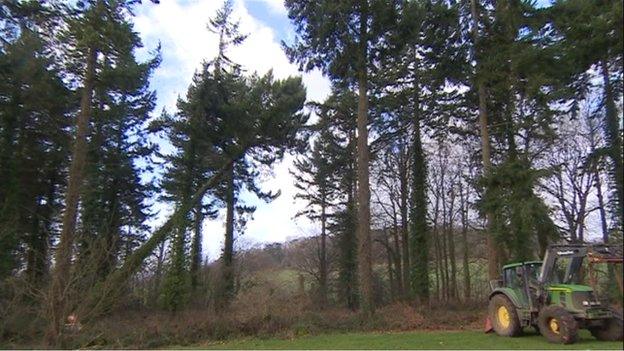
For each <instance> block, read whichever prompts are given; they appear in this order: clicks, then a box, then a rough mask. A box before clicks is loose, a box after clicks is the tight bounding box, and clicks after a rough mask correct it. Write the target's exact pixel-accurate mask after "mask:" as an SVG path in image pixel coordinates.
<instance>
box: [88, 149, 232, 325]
mask: <svg viewBox="0 0 624 351" xmlns="http://www.w3.org/2000/svg"><path fill="white" fill-rule="evenodd" d="M232 163H233V161H229V162H227V163H226V164H225V165H224V166H223V167H221V168H220V169H219V170H218V171H217V172H216V173H215V174H214V175H213V176H212V177H211V178H210V179H208V180H207V181H206V182H205V183H204V184H202V186H201V187H199V189H197V191H196V192H195V193H194V194H193V196H191V198H190V199H189V201H188V202H186V203H183V204H180V206H179V207H178V208H177V209H176V211H175V212H174V213H173V214H172V215H171V217H169V219H168V220H167V221H166V222H165V223H164V224H163V225H162V226H161V227H160V228H158V229H157V230H156V231H155V232H154V233H153V234H152V235H151V236H150V237H149V239H147V241H146V242H145V243H143V245H141V246H139V247H138V248H137V249H136V250H134V252H133V253H132V254H131V255H129V256H128V257H127V258H126V260H125V261H124V263H123V265H122V266H121V267H120V268H118V269H116V270H115V271H113V272H112V273H111V274H109V275H108V277H106V280H104V282H102V283H101V284H98V285H96V286H94V287H93V288H92V289H90V290H89V291H88V292H87V294H86V297H85V299H84V301H83V302H82V303H81V304H80V306H79V309H78V311H77V313H76V314H77V315H78V316H79V318H81V321H82V322H83V323H85V322H87V321H89V320H92V319H93V318H95V317H97V316H99V315H100V314H101V313H103V312H105V311H107V310H109V309H110V308H111V307H113V306H114V305H115V302H116V300H117V298H118V296H119V293H120V292H121V291H122V288H123V287H124V286H125V284H126V283H127V281H128V279H129V278H130V276H131V275H132V274H134V273H135V272H136V271H137V270H138V269H139V268H140V267H141V265H142V264H143V261H144V260H145V259H146V258H147V257H148V256H149V255H150V254H151V253H152V252H153V251H154V249H156V247H157V246H158V245H159V244H160V243H162V242H163V241H165V239H167V237H168V236H169V235H170V234H171V233H173V231H174V230H175V228H177V227H179V223H181V222H184V221H185V220H186V215H187V214H188V213H189V211H191V209H192V208H193V207H195V205H196V204H197V202H198V201H200V200H201V199H202V198H203V197H204V194H205V193H206V191H208V189H211V188H213V187H214V186H215V185H216V184H217V183H218V182H219V181H220V180H221V179H222V177H223V176H224V175H225V174H226V173H227V171H228V170H229V169H230V167H232Z"/></svg>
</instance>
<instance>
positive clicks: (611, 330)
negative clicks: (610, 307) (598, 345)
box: [589, 315, 624, 341]
mask: <svg viewBox="0 0 624 351" xmlns="http://www.w3.org/2000/svg"><path fill="white" fill-rule="evenodd" d="M589 331H590V332H591V333H592V335H593V336H594V337H595V338H596V339H598V340H602V341H622V340H623V339H624V336H623V335H622V334H623V333H624V331H623V330H622V317H621V316H619V315H616V316H615V317H611V318H609V319H606V320H605V321H604V324H603V325H602V327H592V328H589Z"/></svg>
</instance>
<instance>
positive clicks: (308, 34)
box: [285, 0, 396, 315]
mask: <svg viewBox="0 0 624 351" xmlns="http://www.w3.org/2000/svg"><path fill="white" fill-rule="evenodd" d="M285 4H286V8H287V9H288V17H289V18H290V19H291V21H292V22H293V24H294V25H295V30H296V32H297V34H298V36H297V38H296V39H295V43H294V44H293V45H292V46H286V45H285V48H286V53H287V54H288V55H289V57H290V59H291V60H292V61H296V62H297V63H299V65H300V68H301V69H304V70H306V71H309V70H312V69H314V68H320V69H322V70H323V71H324V72H325V73H328V74H329V75H330V76H331V78H333V79H339V80H343V82H345V83H347V84H348V85H350V86H357V89H358V114H357V135H358V139H357V160H358V161H357V165H358V166H357V170H358V172H357V176H358V179H357V184H358V186H357V190H358V194H357V195H358V196H357V209H358V211H357V213H358V216H357V233H358V235H357V237H358V277H359V289H360V295H361V296H360V297H361V307H362V311H363V312H364V314H366V315H371V314H372V313H373V312H374V305H373V291H372V289H373V288H372V287H373V285H372V279H373V271H372V257H371V255H372V254H371V245H372V242H371V234H370V184H369V169H368V168H369V157H370V156H369V146H368V113H369V108H368V103H369V101H368V100H369V98H368V97H369V79H370V73H371V68H372V67H373V65H374V62H375V59H376V58H377V57H378V56H377V55H378V54H379V50H378V47H379V46H378V44H380V43H381V42H382V41H383V38H384V36H385V35H386V33H387V31H388V29H389V28H390V27H391V26H392V25H393V23H394V22H395V10H396V9H395V7H394V5H393V4H389V3H388V2H386V1H377V0H352V1H341V2H335V1H329V0H328V1H313V2H300V1H296V0H287V1H286V3H285Z"/></svg>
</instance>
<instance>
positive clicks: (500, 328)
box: [488, 294, 522, 336]
mask: <svg viewBox="0 0 624 351" xmlns="http://www.w3.org/2000/svg"><path fill="white" fill-rule="evenodd" d="M488 314H489V315H490V320H491V321H492V328H494V331H495V332H496V334H498V335H501V336H518V335H520V334H521V333H522V327H521V326H520V320H519V319H518V313H517V312H516V306H514V304H513V303H512V302H511V301H509V299H508V298H507V297H506V296H505V295H502V294H498V295H494V296H492V298H491V299H490V305H489V306H488Z"/></svg>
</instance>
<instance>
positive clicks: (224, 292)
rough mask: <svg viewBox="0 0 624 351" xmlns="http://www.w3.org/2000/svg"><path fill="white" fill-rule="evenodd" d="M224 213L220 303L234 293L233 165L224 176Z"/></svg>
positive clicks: (226, 301) (225, 301)
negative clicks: (225, 176)
mask: <svg viewBox="0 0 624 351" xmlns="http://www.w3.org/2000/svg"><path fill="white" fill-rule="evenodd" d="M226 182H227V184H226V192H227V194H226V197H225V202H226V214H225V244H224V247H223V257H222V265H223V266H222V268H221V270H222V272H221V275H222V276H221V296H219V297H220V298H221V299H222V302H223V303H222V304H221V305H223V304H226V303H228V302H229V301H230V299H231V297H232V295H233V293H234V266H233V263H234V210H235V206H234V205H235V201H236V199H235V198H234V165H232V166H231V167H230V169H229V170H228V173H227V178H226Z"/></svg>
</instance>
